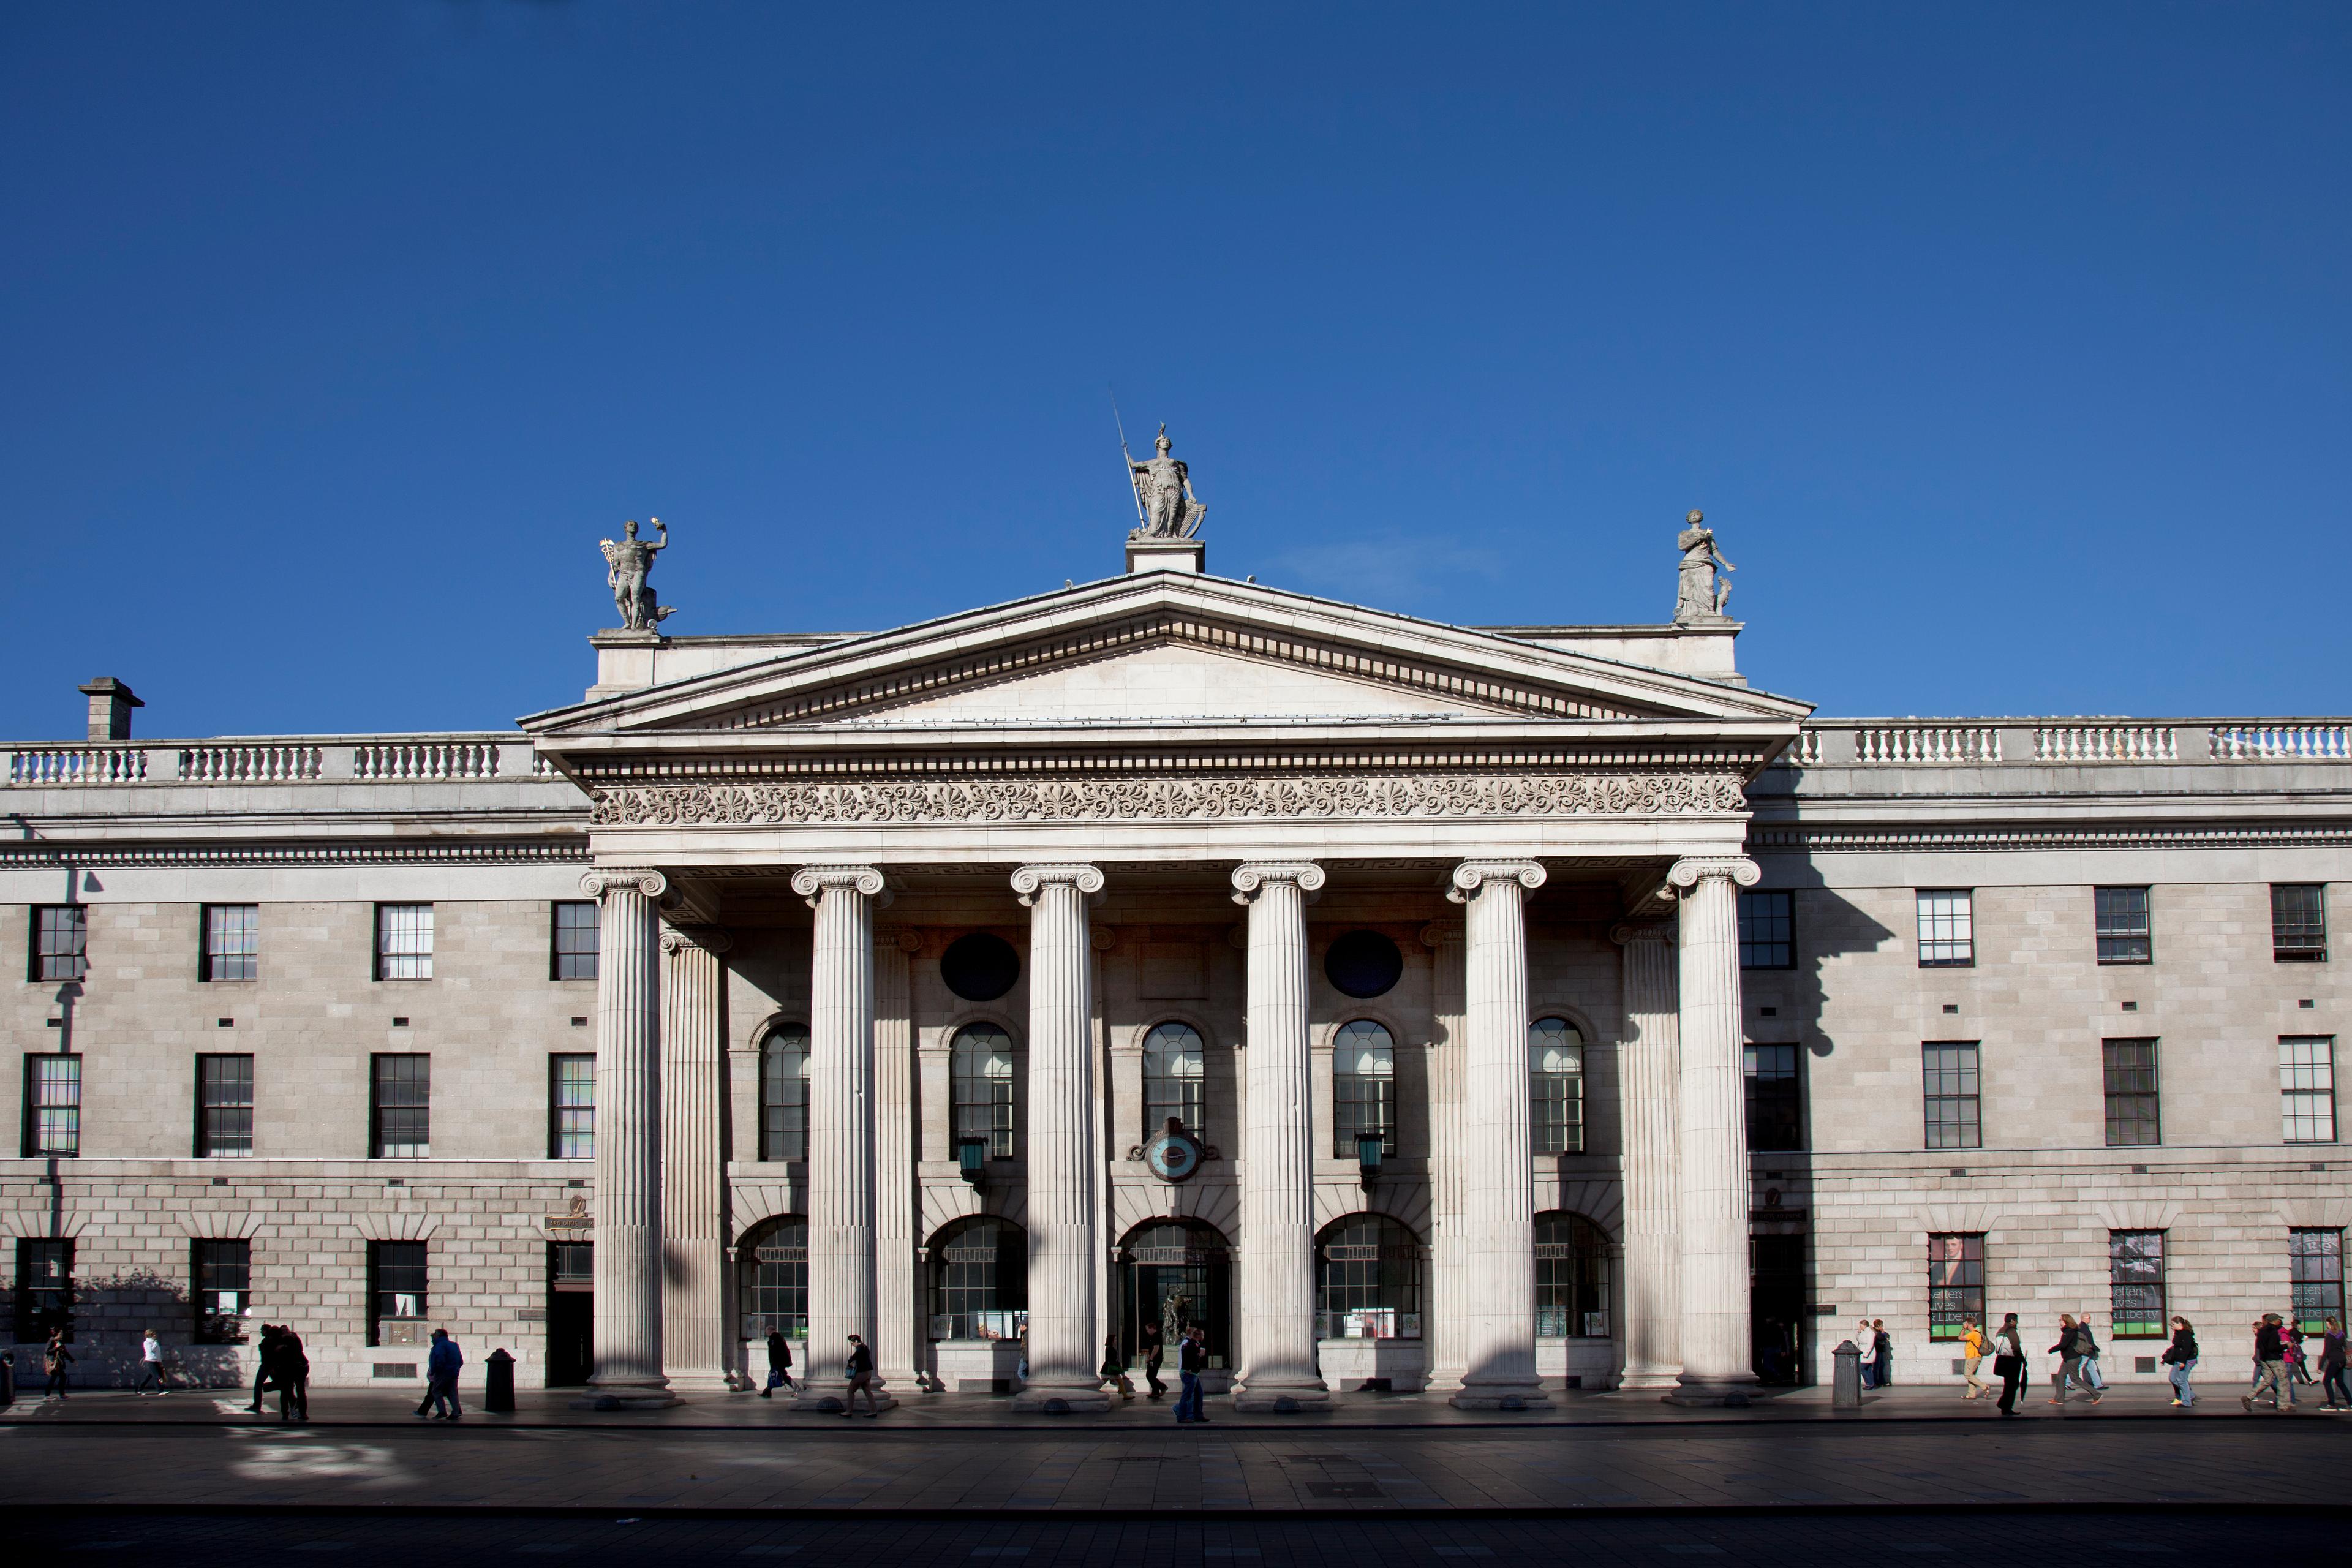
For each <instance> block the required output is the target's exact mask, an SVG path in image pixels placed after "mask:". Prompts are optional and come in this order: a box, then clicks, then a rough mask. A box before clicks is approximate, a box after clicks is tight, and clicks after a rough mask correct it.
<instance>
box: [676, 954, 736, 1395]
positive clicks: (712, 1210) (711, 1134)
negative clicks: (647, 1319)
mask: <svg viewBox="0 0 2352 1568" xmlns="http://www.w3.org/2000/svg"><path fill="white" fill-rule="evenodd" d="M727 947H728V936H727V933H726V932H725V931H720V930H719V929H718V928H716V927H712V926H692V927H679V926H671V927H668V928H666V929H665V930H664V931H662V933H661V949H662V954H663V957H664V960H665V971H666V972H665V973H664V975H663V980H662V1008H661V1013H662V1083H661V1102H662V1135H661V1155H662V1173H661V1195H662V1363H663V1371H664V1372H665V1373H667V1376H668V1378H669V1385H670V1386H671V1387H672V1388H676V1389H688V1390H694V1389H700V1390H714V1391H715V1390H721V1389H727V1388H731V1387H733V1386H734V1382H733V1376H732V1374H733V1372H734V1362H735V1340H734V1334H733V1330H734V1327H735V1315H734V1313H733V1312H732V1311H731V1310H730V1303H729V1301H728V1296H729V1294H730V1291H729V1289H728V1286H729V1279H728V1269H727V1250H726V1247H727V1244H726V1241H725V1238H724V1233H723V1227H722V1222H723V1221H724V1219H725V1215H724V1212H723V1210H724V1205H725V1195H724V1194H725V1189H726V1178H725V1171H724V1168H723V1164H722V1162H721V1160H720V1158H719V1061H720V1059H721V1056H722V1053H723V1051H724V1049H725V1047H724V1043H723V1039H722V1022H723V1021H722V1018H721V1012H720V1009H721V1006H722V998H723V995H724V993H725V989H726V988H725V985H724V984H723V974H724V967H725V966H724V964H723V963H722V962H721V961H720V959H719V954H720V953H722V952H725V951H726V950H727Z"/></svg>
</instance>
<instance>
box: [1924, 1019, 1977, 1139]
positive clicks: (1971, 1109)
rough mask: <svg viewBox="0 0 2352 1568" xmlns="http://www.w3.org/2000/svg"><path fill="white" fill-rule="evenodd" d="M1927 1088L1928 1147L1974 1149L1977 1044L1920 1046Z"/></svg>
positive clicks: (1969, 1042) (1957, 1043) (1961, 1043)
mask: <svg viewBox="0 0 2352 1568" xmlns="http://www.w3.org/2000/svg"><path fill="white" fill-rule="evenodd" d="M1920 1056H1921V1059H1922V1063H1923V1066H1924V1070H1925V1074H1926V1080H1927V1082H1926V1088H1927V1147H1928V1148H1930V1149H1974V1148H1977V1147H1979V1143H1980V1139H1981V1129H1980V1128H1979V1125H1978V1121H1977V1047H1976V1045H1975V1043H1974V1042H1973V1041H1964V1042H1952V1043H1947V1044H1929V1045H1926V1046H1923V1047H1920Z"/></svg>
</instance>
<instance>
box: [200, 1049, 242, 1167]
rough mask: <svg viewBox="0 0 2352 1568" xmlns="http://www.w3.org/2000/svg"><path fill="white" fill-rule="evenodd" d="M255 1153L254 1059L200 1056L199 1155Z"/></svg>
mask: <svg viewBox="0 0 2352 1568" xmlns="http://www.w3.org/2000/svg"><path fill="white" fill-rule="evenodd" d="M252 1152H253V1058H251V1057H249V1056H236V1057H198V1058H196V1156H197V1158H199V1159H214V1160H223V1159H227V1160H235V1159H243V1158H244V1157H246V1156H247V1155H248V1154H251V1153H252Z"/></svg>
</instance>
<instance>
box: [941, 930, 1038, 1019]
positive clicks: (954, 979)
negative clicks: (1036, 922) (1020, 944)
mask: <svg viewBox="0 0 2352 1568" xmlns="http://www.w3.org/2000/svg"><path fill="white" fill-rule="evenodd" d="M1020 978H1021V955H1020V954H1019V953H1017V952H1013V944H1012V943H1011V942H1007V941H1005V940H1004V939H1003V937H1001V936H997V935H995V934H993V933H992V932H990V931H973V932H972V933H971V935H970V936H960V937H958V938H956V939H955V941H953V942H950V943H949V944H948V950H947V952H943V953H941V954H940V979H941V980H943V981H945V982H947V987H948V989H949V990H950V991H952V992H954V993H955V994H957V995H959V996H961V997H962V998H963V999H964V1000H965V1001H967V1002H993V1001H995V1000H996V999H997V998H998V997H999V996H1002V995H1003V994H1005V993H1006V992H1007V991H1010V990H1012V989H1013V982H1014V981H1016V980H1018V979H1020Z"/></svg>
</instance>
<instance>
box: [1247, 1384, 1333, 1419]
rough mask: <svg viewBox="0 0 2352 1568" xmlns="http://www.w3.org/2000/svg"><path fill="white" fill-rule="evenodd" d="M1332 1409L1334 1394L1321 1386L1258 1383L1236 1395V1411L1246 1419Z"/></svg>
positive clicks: (1248, 1386) (1248, 1385)
mask: <svg viewBox="0 0 2352 1568" xmlns="http://www.w3.org/2000/svg"><path fill="white" fill-rule="evenodd" d="M1330 1408H1331V1391H1330V1389H1328V1388H1327V1387H1325V1386H1324V1385H1323V1384H1320V1383H1283V1384H1269V1383H1264V1382H1259V1383H1254V1384H1244V1385H1243V1386H1242V1387H1240V1388H1237V1389H1235V1390H1234V1410H1235V1411H1237V1412H1238V1413H1240V1414H1242V1415H1298V1414H1299V1413H1301V1412H1302V1411H1308V1410H1328V1409H1330Z"/></svg>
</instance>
